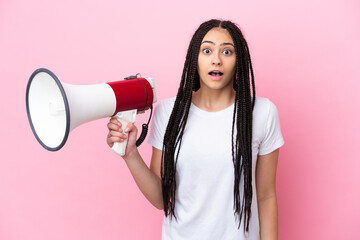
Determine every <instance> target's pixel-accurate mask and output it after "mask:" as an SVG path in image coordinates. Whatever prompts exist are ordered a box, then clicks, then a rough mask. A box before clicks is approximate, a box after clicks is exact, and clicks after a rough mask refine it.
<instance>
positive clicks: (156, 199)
mask: <svg viewBox="0 0 360 240" xmlns="http://www.w3.org/2000/svg"><path fill="white" fill-rule="evenodd" d="M108 129H109V134H108V137H107V143H108V145H109V146H110V147H112V146H113V144H114V142H121V141H123V140H124V139H125V138H126V135H125V134H124V133H123V130H122V128H121V123H120V122H119V121H117V120H116V119H111V120H110V122H109V123H108ZM124 131H126V132H128V133H129V136H128V138H129V139H128V143H127V146H126V154H125V156H123V159H124V160H125V162H126V165H127V166H128V168H129V170H130V172H131V174H132V176H133V178H134V180H135V182H136V184H137V186H138V187H139V189H140V191H141V192H142V193H143V194H144V196H145V197H146V198H147V199H148V200H149V202H150V203H151V204H152V205H154V206H155V207H156V208H158V209H163V199H162V188H161V180H160V164H161V154H162V151H160V150H158V149H156V148H154V147H153V151H152V157H151V164H150V168H149V167H148V166H147V165H146V163H145V162H144V160H143V159H142V157H141V156H140V154H139V151H138V149H137V147H136V145H135V143H136V137H137V128H136V127H135V126H134V124H132V123H129V124H128V125H127V126H126V128H125V130H124Z"/></svg>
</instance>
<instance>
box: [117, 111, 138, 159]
mask: <svg viewBox="0 0 360 240" xmlns="http://www.w3.org/2000/svg"><path fill="white" fill-rule="evenodd" d="M136 113H137V110H136V109H135V110H128V111H123V112H118V113H117V114H116V115H115V116H114V118H116V119H117V120H119V121H120V123H121V127H122V128H123V130H124V129H125V128H126V125H127V124H128V123H129V122H135V119H136ZM125 134H126V136H128V133H125ZM127 141H128V139H127V138H126V139H125V140H124V141H122V142H116V143H114V145H113V147H112V148H111V150H112V151H113V152H114V153H116V154H118V155H120V156H124V155H125V149H126V145H127Z"/></svg>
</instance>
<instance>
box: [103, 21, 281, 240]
mask: <svg viewBox="0 0 360 240" xmlns="http://www.w3.org/2000/svg"><path fill="white" fill-rule="evenodd" d="M251 87H252V91H251ZM123 127H125V129H124V130H123ZM108 129H109V134H108V137H107V143H108V145H109V146H110V147H112V145H113V143H114V142H121V141H123V139H125V138H126V135H125V134H124V133H123V131H125V132H128V133H129V135H128V145H127V149H126V155H125V156H124V157H123V159H124V160H125V162H126V164H127V166H128V168H129V170H130V171H131V173H132V175H133V177H134V179H135V181H136V183H137V185H138V187H139V188H140V190H141V191H142V193H143V194H144V195H145V197H146V198H147V199H148V200H149V201H150V202H151V203H152V204H153V205H154V206H155V207H157V208H159V209H164V213H165V216H164V220H163V230H162V238H163V239H175V240H178V239H186V240H189V239H216V240H218V239H260V235H261V239H262V240H266V239H277V201H276V191H275V178H276V166H277V160H278V154H279V148H280V147H281V146H282V145H283V144H284V141H283V138H282V134H281V130H280V123H279V118H278V113H277V109H276V107H275V105H274V104H273V103H272V102H271V101H270V100H268V99H267V98H259V97H255V83H254V77H253V70H252V65H251V59H250V53H249V49H248V46H247V43H246V41H245V39H244V37H243V35H242V33H241V31H240V29H239V28H238V27H237V26H236V25H235V24H234V23H232V22H230V21H220V20H210V21H207V22H204V23H203V24H201V25H200V27H199V28H198V29H197V31H196V32H195V34H194V35H193V37H192V39H191V42H190V45H189V49H188V52H187V56H186V61H185V65H184V70H183V75H182V78H181V83H180V87H179V91H178V93H177V96H176V97H174V98H170V99H165V100H162V101H161V102H160V103H159V104H158V105H157V107H156V109H155V113H154V118H153V122H152V126H151V132H150V136H149V140H148V142H149V143H150V144H151V145H152V146H153V152H152V157H151V164H150V168H148V167H147V165H146V164H145V163H144V161H143V159H142V157H141V156H140V154H139V152H138V150H137V148H136V146H135V141H136V135H137V129H136V127H135V126H134V125H133V124H128V125H127V126H121V124H120V123H119V122H118V121H117V120H115V119H111V120H110V122H109V123H108Z"/></svg>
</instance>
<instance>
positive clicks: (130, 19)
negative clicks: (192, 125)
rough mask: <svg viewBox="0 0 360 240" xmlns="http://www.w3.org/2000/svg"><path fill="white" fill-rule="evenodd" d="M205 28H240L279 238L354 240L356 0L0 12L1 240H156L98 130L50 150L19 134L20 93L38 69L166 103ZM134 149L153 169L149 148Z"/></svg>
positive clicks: (359, 36)
mask: <svg viewBox="0 0 360 240" xmlns="http://www.w3.org/2000/svg"><path fill="white" fill-rule="evenodd" d="M209 18H223V19H231V20H233V21H234V22H237V23H238V24H239V25H240V27H241V29H242V30H243V32H244V34H245V36H246V39H247V41H248V43H249V46H250V50H251V54H252V59H253V64H254V69H255V79H256V86H257V95H258V96H262V97H268V98H269V99H271V100H272V101H273V102H274V103H275V104H276V106H277V107H278V110H279V114H280V119H281V126H282V132H283V135H284V138H285V142H286V143H285V145H284V147H283V148H282V149H281V151H280V159H279V166H278V175H277V180H278V181H277V192H278V202H279V229H280V230H279V231H280V232H279V235H280V239H284V240H286V239H292V240H303V239H328V240H332V239H360V228H359V222H360V205H359V203H360V187H359V183H360V161H359V157H358V150H359V149H360V144H359V137H360V134H359V133H360V131H359V130H360V128H359V123H360V113H359V106H358V103H359V102H360V96H359V90H360V81H359V80H360V67H359V60H360V59H359V56H360V47H359V42H360V27H359V26H360V4H359V1H357V0H353V1H351V0H347V1H344V0H342V1H340V0H311V1H310V0H306V1H300V0H297V1H288V0H277V1H266V0H264V1H239V0H236V1H218V0H216V1H215V0H203V1H193V0H185V1H181V3H175V2H174V1H154V2H153V1H145V0H140V1H110V0H105V1H104V0H103V1H73V0H71V1H70V0H63V1H45V0H32V1H21V0H13V1H5V0H2V1H0V55H1V57H0V80H1V88H0V91H1V94H0V98H1V99H0V104H1V105H0V109H1V123H2V124H1V125H0V130H1V132H0V152H1V160H0V239H2V240H13V239H27V240H33V239H34V240H35V239H36V240H47V239H54V240H57V239H89V240H92V239H94V240H95V239H109V240H110V239H160V233H161V220H162V212H161V211H158V210H156V209H155V208H154V207H152V206H151V205H150V204H149V203H148V202H147V200H146V199H145V198H144V197H143V196H142V194H141V193H140V191H139V190H138V189H137V187H136V185H135V183H134V181H133V179H132V177H131V175H130V173H129V171H128V169H127V168H126V165H125V164H124V162H123V161H122V159H120V158H119V157H117V156H116V155H114V154H113V153H112V152H111V151H110V150H109V148H108V147H107V145H106V142H105V138H106V134H107V129H106V123H107V121H108V120H107V119H100V120H96V121H93V122H90V123H88V124H85V125H82V126H80V127H78V128H77V129H75V130H74V131H72V132H71V134H70V136H69V139H68V141H67V143H66V145H65V147H64V148H63V149H61V151H58V152H56V153H53V152H48V151H46V150H44V149H43V148H42V147H41V146H40V145H39V144H38V143H37V141H36V140H35V138H34V136H33V134H32V132H31V129H30V126H29V124H28V120H27V116H26V109H25V89H26V84H27V81H28V79H29V77H30V75H31V73H32V72H33V71H34V70H35V69H37V68H39V67H46V68H49V69H50V70H52V71H53V72H54V73H55V74H57V75H58V76H59V77H60V79H61V80H62V81H63V82H67V83H72V84H93V83H102V82H106V81H112V80H119V79H122V78H123V77H125V76H127V75H130V74H134V73H137V72H141V73H142V75H143V76H145V77H153V78H155V79H156V84H157V93H158V98H159V99H164V98H166V97H170V96H173V95H175V93H176V89H177V86H178V83H179V80H180V77H181V72H182V67H183V63H184V59H185V53H186V50H187V46H188V43H189V40H190V37H191V36H192V34H193V32H194V30H195V29H196V28H197V27H198V25H199V24H200V23H201V22H203V21H205V20H208V19H209ZM147 117H148V113H146V114H143V115H138V118H137V120H138V121H137V125H138V126H140V125H141V124H142V123H143V122H144V121H146V120H147ZM140 151H141V153H142V155H143V157H144V158H145V159H146V162H147V163H149V158H150V153H151V147H150V146H148V145H147V144H143V145H142V146H141V147H140Z"/></svg>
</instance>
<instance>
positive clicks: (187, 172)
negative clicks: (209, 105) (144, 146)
mask: <svg viewBox="0 0 360 240" xmlns="http://www.w3.org/2000/svg"><path fill="white" fill-rule="evenodd" d="M174 102H175V98H169V99H165V100H162V101H161V102H160V103H159V104H158V105H157V106H156V108H155V111H154V118H153V121H152V125H151V130H150V136H149V139H148V143H149V144H151V145H152V146H154V147H155V148H157V149H160V150H162V147H163V138H164V134H165V130H166V126H167V123H168V120H169V117H170V114H171V111H172V109H173V106H174ZM233 111H234V105H231V106H230V107H228V108H226V109H224V110H221V111H218V112H206V111H204V110H201V109H200V108H198V107H196V106H195V105H194V104H192V105H191V107H190V112H189V116H188V120H187V124H186V128H185V131H184V135H183V140H182V145H181V149H180V153H179V158H178V161H177V168H176V170H177V172H176V181H177V186H176V187H177V189H176V195H175V215H176V217H177V220H176V219H175V218H172V219H170V217H165V216H164V219H163V228H162V239H163V240H168V239H174V240H181V239H184V240H192V239H199V240H200V239H201V240H207V239H214V240H220V239H225V240H228V239H229V240H231V239H251V240H259V239H260V236H259V219H258V207H257V201H256V188H255V167H256V160H257V155H265V154H268V153H271V152H272V151H274V150H276V149H277V148H279V147H281V146H282V145H283V144H284V140H283V137H282V134H281V130H280V121H279V117H278V112H277V109H276V106H275V105H274V104H273V103H272V102H271V101H270V100H269V99H267V98H260V97H256V101H255V107H254V111H253V137H252V162H253V164H252V174H253V180H252V186H253V199H252V205H251V218H250V225H249V232H248V233H246V234H244V226H243V222H244V220H243V219H242V222H241V225H240V228H238V222H237V220H236V218H235V215H234V208H233V206H234V165H233V161H232V150H231V135H232V121H233ZM235 128H236V127H235ZM241 182H242V181H241ZM240 196H241V197H242V196H243V185H242V184H240Z"/></svg>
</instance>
